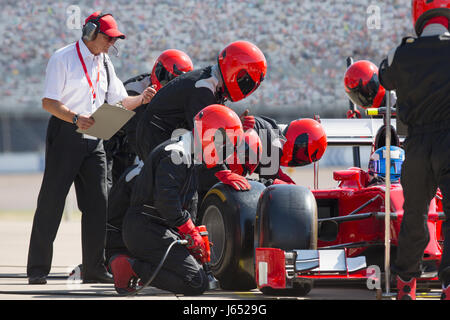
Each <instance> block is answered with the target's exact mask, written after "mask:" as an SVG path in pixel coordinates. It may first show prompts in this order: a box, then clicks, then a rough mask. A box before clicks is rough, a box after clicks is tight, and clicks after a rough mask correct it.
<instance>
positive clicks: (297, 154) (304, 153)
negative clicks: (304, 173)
mask: <svg viewBox="0 0 450 320" xmlns="http://www.w3.org/2000/svg"><path fill="white" fill-rule="evenodd" d="M310 163H311V157H310V155H309V150H308V134H307V133H302V134H301V135H299V136H298V137H297V139H295V143H294V149H293V150H292V159H291V161H290V163H289V166H292V167H300V166H305V165H307V164H310Z"/></svg>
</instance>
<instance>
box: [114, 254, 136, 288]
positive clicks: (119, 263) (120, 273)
mask: <svg viewBox="0 0 450 320" xmlns="http://www.w3.org/2000/svg"><path fill="white" fill-rule="evenodd" d="M131 261H132V259H131V258H130V257H128V256H126V255H123V254H121V255H118V256H115V257H112V258H111V260H110V263H109V266H110V269H111V273H112V274H113V278H114V288H115V289H116V291H117V293H119V294H128V293H130V292H134V291H136V282H137V279H138V275H137V274H136V273H135V272H134V271H133V268H132V267H131Z"/></svg>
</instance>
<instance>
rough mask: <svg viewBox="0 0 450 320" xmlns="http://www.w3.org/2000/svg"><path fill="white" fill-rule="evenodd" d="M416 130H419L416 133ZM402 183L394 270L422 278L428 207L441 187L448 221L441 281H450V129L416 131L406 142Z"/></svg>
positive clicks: (403, 276)
mask: <svg viewBox="0 0 450 320" xmlns="http://www.w3.org/2000/svg"><path fill="white" fill-rule="evenodd" d="M416 131H417V130H416ZM401 184H402V187H403V193H404V198H405V202H404V205H403V209H404V216H403V221H402V224H401V228H400V234H399V239H398V250H397V258H396V260H395V264H394V266H393V271H394V272H395V273H397V274H399V275H400V277H402V278H404V279H408V278H410V277H418V276H419V275H420V270H419V268H420V262H421V260H422V258H423V253H424V250H425V248H426V246H427V244H428V242H429V239H430V238H429V237H430V235H429V232H428V227H427V218H428V207H429V204H430V201H431V200H432V199H433V197H434V196H435V195H436V189H437V187H439V188H440V189H441V192H442V195H443V200H442V201H443V207H444V212H445V215H446V222H444V224H443V227H442V232H443V234H444V237H445V242H444V251H443V255H442V259H441V263H440V267H439V278H440V279H441V281H442V282H444V283H448V282H449V281H450V130H442V131H438V132H431V133H422V132H414V131H413V133H412V134H410V135H409V136H408V138H407V139H406V141H405V161H404V162H403V165H402V174H401Z"/></svg>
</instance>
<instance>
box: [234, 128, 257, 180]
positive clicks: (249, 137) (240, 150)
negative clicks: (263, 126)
mask: <svg viewBox="0 0 450 320" xmlns="http://www.w3.org/2000/svg"><path fill="white" fill-rule="evenodd" d="M261 157H262V142H261V139H260V138H259V136H258V133H257V132H256V131H255V130H253V129H250V130H247V131H245V132H244V139H243V140H242V142H241V143H240V144H239V145H238V146H237V148H236V152H235V153H234V156H233V157H230V158H228V160H227V166H228V168H230V170H231V171H232V172H233V173H237V174H239V175H241V176H243V177H245V176H246V175H247V174H248V175H250V174H252V173H253V172H254V171H255V169H256V167H257V166H258V165H259V160H260V159H261Z"/></svg>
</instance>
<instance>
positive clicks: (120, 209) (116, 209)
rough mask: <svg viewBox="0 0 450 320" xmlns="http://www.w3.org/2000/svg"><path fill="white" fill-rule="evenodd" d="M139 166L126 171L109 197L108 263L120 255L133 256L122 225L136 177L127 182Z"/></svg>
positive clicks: (106, 252) (106, 253)
mask: <svg viewBox="0 0 450 320" xmlns="http://www.w3.org/2000/svg"><path fill="white" fill-rule="evenodd" d="M135 168H137V165H134V166H131V167H129V168H128V169H127V170H125V171H124V173H123V174H122V176H121V177H120V179H119V180H118V181H117V182H116V183H115V184H114V185H113V187H112V189H111V190H110V192H109V196H108V217H107V228H106V246H105V256H106V261H107V262H108V264H109V262H110V259H111V258H112V257H113V256H115V255H118V254H125V255H128V256H131V254H130V253H129V252H128V249H127V247H126V246H125V243H124V242H123V237H122V224H123V219H124V217H125V214H126V212H127V210H128V208H129V207H130V198H131V190H132V189H133V186H134V183H135V181H136V177H134V178H133V179H131V180H130V181H127V180H126V178H127V174H129V172H130V171H131V170H133V169H135Z"/></svg>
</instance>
